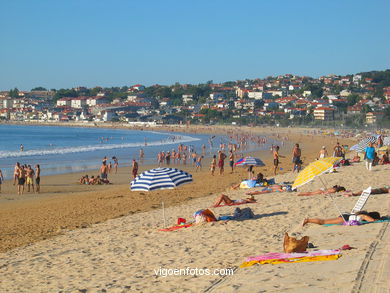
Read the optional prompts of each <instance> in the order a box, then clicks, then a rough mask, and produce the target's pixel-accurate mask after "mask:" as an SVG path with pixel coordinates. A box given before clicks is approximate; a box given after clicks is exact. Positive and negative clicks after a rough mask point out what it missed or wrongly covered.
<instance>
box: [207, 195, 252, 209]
mask: <svg viewBox="0 0 390 293" xmlns="http://www.w3.org/2000/svg"><path fill="white" fill-rule="evenodd" d="M252 202H256V199H255V198H254V197H253V196H250V197H248V198H245V199H236V200H232V199H230V198H229V197H228V196H227V195H225V194H221V195H220V196H219V197H218V198H217V200H216V201H215V203H214V205H213V207H217V206H220V205H221V204H226V205H235V204H244V203H252Z"/></svg>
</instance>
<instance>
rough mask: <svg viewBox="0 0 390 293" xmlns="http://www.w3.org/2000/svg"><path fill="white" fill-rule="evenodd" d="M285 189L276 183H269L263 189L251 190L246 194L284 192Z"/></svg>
mask: <svg viewBox="0 0 390 293" xmlns="http://www.w3.org/2000/svg"><path fill="white" fill-rule="evenodd" d="M283 191H285V190H284V189H283V186H281V185H277V184H274V185H269V186H267V187H265V188H264V189H262V190H256V191H251V192H247V193H246V194H247V195H256V194H263V193H271V192H283Z"/></svg>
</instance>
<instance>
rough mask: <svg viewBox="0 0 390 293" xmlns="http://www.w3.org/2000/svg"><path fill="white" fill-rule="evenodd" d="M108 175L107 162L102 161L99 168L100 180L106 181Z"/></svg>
mask: <svg viewBox="0 0 390 293" xmlns="http://www.w3.org/2000/svg"><path fill="white" fill-rule="evenodd" d="M107 175H108V166H107V162H106V161H103V162H102V165H101V167H100V178H101V179H104V180H106V179H107Z"/></svg>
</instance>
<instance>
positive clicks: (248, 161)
mask: <svg viewBox="0 0 390 293" xmlns="http://www.w3.org/2000/svg"><path fill="white" fill-rule="evenodd" d="M234 165H236V166H245V165H252V166H258V167H263V166H265V164H264V162H263V161H262V160H260V159H259V158H254V157H245V158H241V159H239V160H238V161H237V162H236V163H235V164H234Z"/></svg>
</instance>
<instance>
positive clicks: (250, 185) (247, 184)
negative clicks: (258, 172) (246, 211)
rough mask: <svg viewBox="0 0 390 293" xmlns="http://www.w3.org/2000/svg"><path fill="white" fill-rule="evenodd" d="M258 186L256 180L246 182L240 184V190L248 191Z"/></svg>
mask: <svg viewBox="0 0 390 293" xmlns="http://www.w3.org/2000/svg"><path fill="white" fill-rule="evenodd" d="M255 186H256V180H244V181H242V182H241V183H240V188H242V189H247V188H253V187H255Z"/></svg>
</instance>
